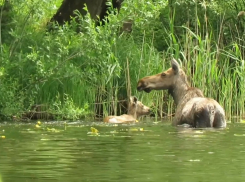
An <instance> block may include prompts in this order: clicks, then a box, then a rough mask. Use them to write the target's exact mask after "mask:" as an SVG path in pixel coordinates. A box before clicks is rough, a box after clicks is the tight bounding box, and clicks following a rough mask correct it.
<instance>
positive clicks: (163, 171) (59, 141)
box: [0, 121, 245, 182]
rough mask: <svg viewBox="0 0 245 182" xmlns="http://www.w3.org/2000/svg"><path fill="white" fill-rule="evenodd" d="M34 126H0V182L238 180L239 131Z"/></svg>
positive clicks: (243, 172)
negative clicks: (0, 180)
mask: <svg viewBox="0 0 245 182" xmlns="http://www.w3.org/2000/svg"><path fill="white" fill-rule="evenodd" d="M35 125H36V124H20V125H13V124H1V125H0V136H5V137H6V138H1V137H0V154H1V155H0V164H1V165H0V177H1V176H2V182H17V181H18V182H39V181H40V182H41V181H59V182H67V181H69V182H73V181H74V182H78V181H84V182H90V181H92V182H93V181H96V182H102V181H104V182H111V181H117V182H120V181H123V182H132V181H135V182H144V181H154V182H157V181H188V182H190V181H202V182H203V181H208V182H209V181H222V182H223V181H244V177H245V168H244V162H243V161H244V160H245V155H244V153H245V146H244V145H245V144H244V143H245V142H244V141H245V124H229V125H228V128H227V129H223V130H215V129H205V130H194V129H188V128H183V127H182V128H181V127H177V128H176V127H172V126H171V125H170V124H169V123H164V122H161V123H153V122H151V121H149V122H146V123H137V124H136V125H119V126H117V125H108V124H107V125H105V124H101V123H82V122H81V123H79V122H78V123H70V124H66V125H65V124H64V123H43V124H42V125H41V127H37V126H35ZM91 127H94V128H95V129H97V130H98V132H97V133H96V131H91Z"/></svg>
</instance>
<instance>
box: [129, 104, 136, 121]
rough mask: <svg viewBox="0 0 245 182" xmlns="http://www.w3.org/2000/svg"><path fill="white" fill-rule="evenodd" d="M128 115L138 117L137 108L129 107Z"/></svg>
mask: <svg viewBox="0 0 245 182" xmlns="http://www.w3.org/2000/svg"><path fill="white" fill-rule="evenodd" d="M128 115H130V116H133V117H134V118H135V119H137V117H138V116H137V113H136V108H130V107H129V109H128Z"/></svg>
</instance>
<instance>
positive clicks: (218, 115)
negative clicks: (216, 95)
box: [137, 59, 226, 128]
mask: <svg viewBox="0 0 245 182" xmlns="http://www.w3.org/2000/svg"><path fill="white" fill-rule="evenodd" d="M171 65H172V66H171V68H169V69H168V70H166V71H165V72H163V73H159V74H156V75H152V76H146V77H144V78H142V79H140V80H139V81H138V85H137V90H138V91H142V90H144V91H145V92H147V93H149V92H150V91H151V90H168V93H169V94H170V95H171V96H172V97H173V99H174V102H175V104H176V106H177V109H176V113H175V117H174V119H173V125H175V126H176V125H181V124H184V123H186V124H189V125H191V126H192V127H197V128H205V127H215V128H222V127H226V121H225V112H224V109H223V108H222V107H221V106H220V105H219V103H218V102H217V101H215V100H214V99H211V98H206V97H204V96H203V93H202V91H201V90H200V89H198V88H195V87H190V86H189V83H188V81H187V76H186V74H185V72H184V71H183V70H182V69H181V68H180V65H179V64H178V62H177V61H176V60H175V59H172V61H171Z"/></svg>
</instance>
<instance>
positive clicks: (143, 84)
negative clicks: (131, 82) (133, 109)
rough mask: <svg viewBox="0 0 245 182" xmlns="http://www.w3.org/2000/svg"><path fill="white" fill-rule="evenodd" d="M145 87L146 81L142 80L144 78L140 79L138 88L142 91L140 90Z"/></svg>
mask: <svg viewBox="0 0 245 182" xmlns="http://www.w3.org/2000/svg"><path fill="white" fill-rule="evenodd" d="M145 87H146V86H145V82H144V81H142V80H139V81H138V84H137V90H138V91H139V92H140V91H142V90H144V89H145Z"/></svg>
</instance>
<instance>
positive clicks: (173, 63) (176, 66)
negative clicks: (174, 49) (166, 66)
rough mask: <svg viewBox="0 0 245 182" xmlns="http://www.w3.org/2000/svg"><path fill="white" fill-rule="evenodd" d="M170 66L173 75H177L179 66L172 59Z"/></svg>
mask: <svg viewBox="0 0 245 182" xmlns="http://www.w3.org/2000/svg"><path fill="white" fill-rule="evenodd" d="M171 65H172V69H173V70H174V72H175V74H177V73H179V69H180V65H179V63H178V62H177V61H176V60H175V59H174V58H173V59H172V60H171Z"/></svg>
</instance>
